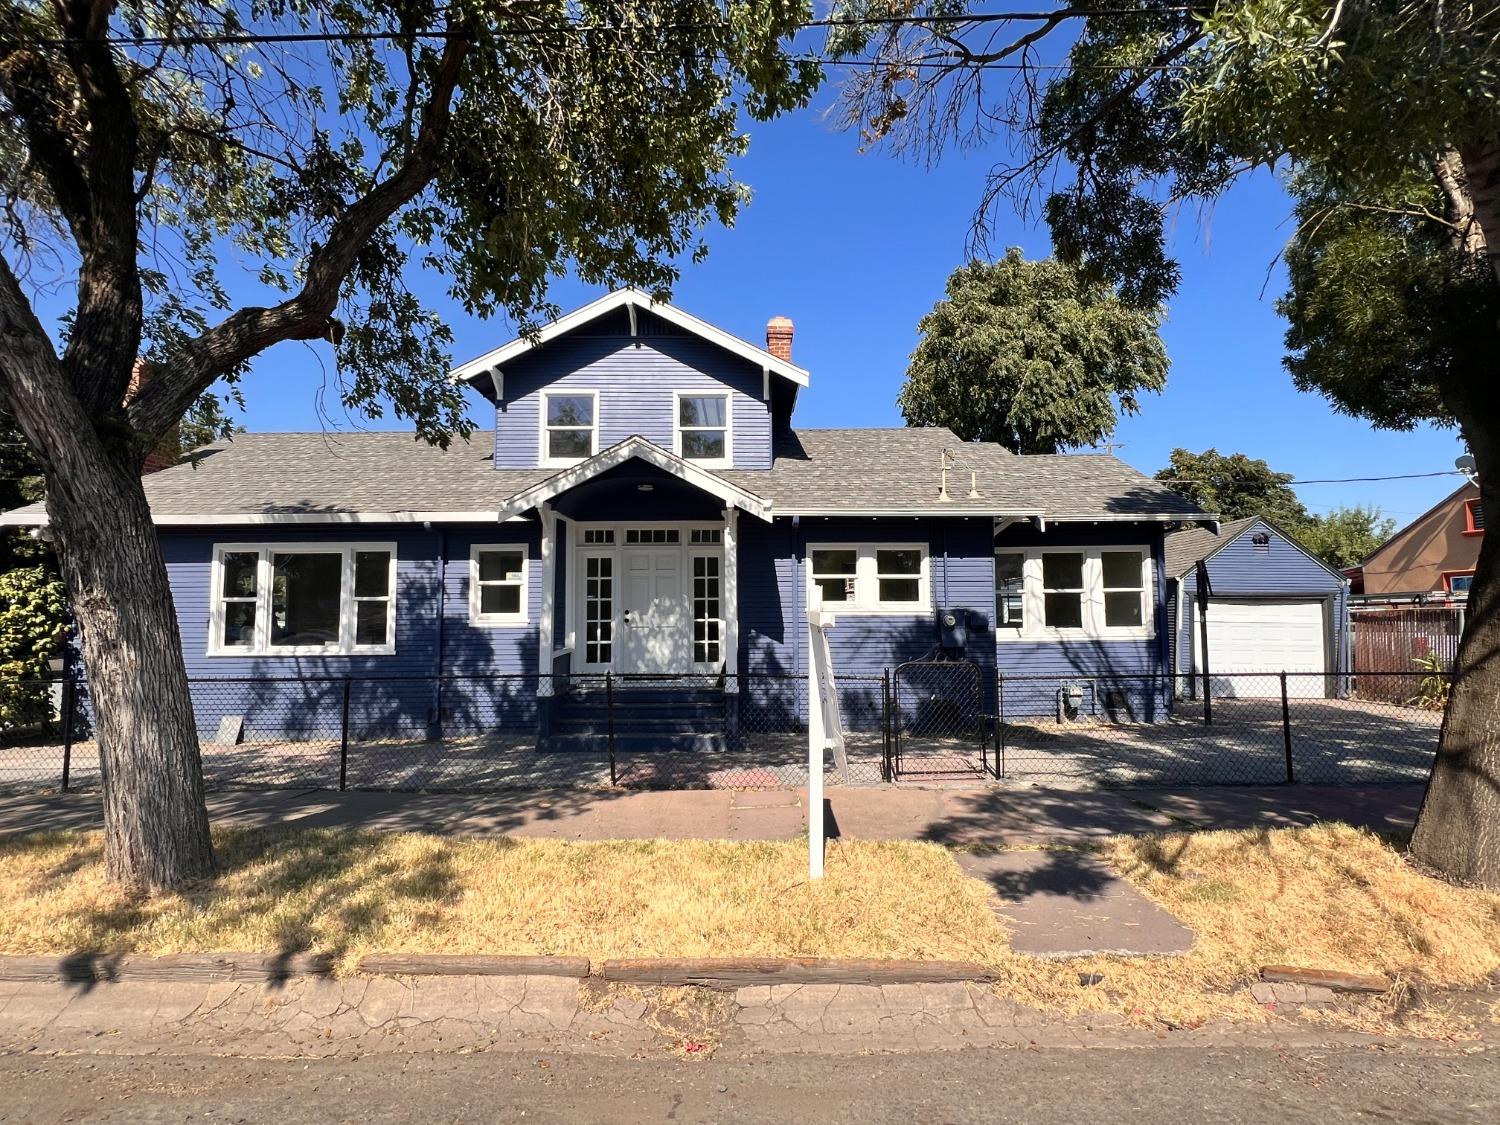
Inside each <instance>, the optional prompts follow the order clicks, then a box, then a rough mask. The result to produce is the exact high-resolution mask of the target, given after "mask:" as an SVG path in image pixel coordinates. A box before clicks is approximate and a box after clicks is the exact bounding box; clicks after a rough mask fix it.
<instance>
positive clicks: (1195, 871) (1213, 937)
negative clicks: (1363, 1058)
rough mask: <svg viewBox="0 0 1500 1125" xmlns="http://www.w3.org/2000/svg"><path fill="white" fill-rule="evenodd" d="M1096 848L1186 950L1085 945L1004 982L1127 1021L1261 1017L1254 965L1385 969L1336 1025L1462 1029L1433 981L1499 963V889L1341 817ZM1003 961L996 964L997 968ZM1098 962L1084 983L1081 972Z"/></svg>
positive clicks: (1487, 974)
mask: <svg viewBox="0 0 1500 1125" xmlns="http://www.w3.org/2000/svg"><path fill="white" fill-rule="evenodd" d="M1099 852H1100V854H1101V855H1102V857H1103V858H1104V859H1106V860H1108V861H1109V862H1110V863H1111V864H1112V865H1113V866H1114V867H1115V868H1116V869H1118V870H1119V871H1120V872H1121V873H1123V874H1124V875H1125V876H1126V877H1127V878H1128V879H1129V880H1130V881H1131V882H1132V883H1134V884H1135V885H1136V886H1137V887H1138V888H1140V890H1141V891H1142V892H1144V893H1145V894H1146V895H1147V896H1148V897H1150V898H1152V899H1154V900H1155V901H1156V902H1158V903H1160V904H1161V905H1162V906H1164V907H1165V908H1166V909H1168V910H1169V911H1171V912H1172V913H1173V914H1175V915H1176V916H1177V917H1178V918H1180V919H1182V921H1184V922H1186V923H1187V924H1188V925H1189V926H1191V927H1192V928H1193V930H1194V931H1195V932H1196V934H1197V941H1196V943H1195V945H1194V948H1193V949H1192V951H1191V952H1189V953H1188V954H1186V955H1185V956H1182V957H1176V958H1169V959H1160V960H1151V959H1121V958H1091V959H1083V960H1073V961H1068V962H1067V963H1066V964H1057V965H1045V964H1042V965H1034V966H1031V967H1030V970H1029V971H1027V972H1024V973H1021V974H1019V975H1014V976H1013V975H1011V973H1010V972H1009V971H1007V973H1006V978H1005V980H1004V981H1003V983H1002V988H1003V989H1004V991H1005V992H1006V993H1007V994H1009V995H1012V996H1015V997H1017V998H1019V999H1022V1000H1025V1001H1028V1002H1030V1003H1034V1004H1038V1005H1040V1006H1044V1007H1052V1008H1062V1009H1067V1010H1074V1011H1077V1010H1093V1011H1116V1012H1122V1013H1124V1014H1126V1015H1127V1016H1130V1017H1132V1019H1133V1021H1134V1022H1137V1023H1150V1022H1162V1023H1168V1024H1176V1025H1181V1026H1196V1025H1197V1024H1199V1023H1202V1022H1204V1021H1206V1020H1209V1019H1214V1018H1225V1017H1229V1018H1248V1019H1254V1018H1261V1019H1264V1018H1268V1016H1269V1013H1267V1012H1265V1011H1263V1010H1261V1009H1259V1008H1258V1007H1257V1006H1256V1005H1255V1004H1254V1002H1253V1001H1252V1000H1251V999H1250V998H1249V995H1248V993H1247V991H1246V990H1245V988H1244V986H1245V985H1246V984H1247V983H1249V982H1250V981H1252V980H1254V979H1255V977H1256V974H1257V972H1258V970H1259V969H1260V967H1261V966H1263V965H1270V964H1291V965H1298V966H1302V967H1308V968H1320V969H1343V970H1349V971H1355V972H1367V973H1384V974H1386V975H1388V976H1390V977H1391V978H1393V979H1394V980H1395V981H1396V982H1397V987H1396V989H1395V990H1393V993H1392V995H1391V996H1390V997H1389V998H1387V999H1386V1000H1384V1001H1377V1002H1371V1003H1368V1004H1366V1005H1363V1006H1362V1007H1361V1008H1360V1009H1359V1010H1358V1011H1353V1012H1349V1011H1344V1012H1339V1013H1330V1014H1327V1015H1326V1016H1325V1017H1324V1018H1327V1019H1331V1020H1333V1021H1335V1022H1340V1023H1342V1024H1344V1025H1345V1026H1351V1027H1366V1028H1377V1027H1378V1028H1391V1027H1399V1028H1400V1029H1401V1030H1404V1031H1408V1032H1412V1033H1418V1034H1430V1035H1451V1034H1459V1033H1462V1032H1463V1031H1464V1030H1465V1027H1464V1024H1463V1021H1461V1020H1455V1019H1452V1018H1449V1016H1448V1015H1447V1013H1446V1011H1445V1009H1444V1006H1443V1004H1442V1002H1441V999H1440V998H1435V997H1434V996H1433V988H1434V987H1437V988H1442V987H1454V986H1458V987H1472V986H1476V985H1481V984H1483V983H1484V982H1485V981H1487V980H1489V979H1491V977H1492V976H1493V974H1495V973H1496V972H1497V971H1500V895H1494V894H1487V893H1485V892H1482V891H1476V890H1466V889H1461V888H1458V887H1455V886H1452V885H1450V884H1448V883H1445V882H1443V881H1441V880H1439V879H1434V878H1431V877H1429V876H1427V875H1424V874H1422V873H1421V872H1419V871H1417V870H1416V869H1415V868H1413V867H1412V866H1411V865H1410V864H1409V863H1407V861H1406V860H1405V858H1404V857H1403V856H1402V855H1401V853H1400V852H1398V851H1397V850H1395V849H1394V848H1392V847H1391V846H1390V845H1389V844H1387V843H1385V842H1384V841H1382V840H1380V839H1379V838H1378V837H1376V836H1375V835H1373V834H1371V833H1369V832H1366V831H1362V830H1359V829H1355V828H1350V827H1348V826H1347V825H1342V824H1327V825H1320V826H1317V827H1313V828H1297V829H1280V830H1275V831H1268V830H1251V831H1232V832H1231V831H1225V832H1203V833H1170V834H1166V835H1160V836H1143V837H1122V838H1119V839H1116V840H1112V841H1109V842H1107V843H1105V844H1104V845H1102V846H1101V848H1100V849H1099ZM1013 967H1014V966H1013V964H1011V965H1007V966H1006V968H1007V970H1009V969H1012V968H1013ZM1089 973H1098V974H1100V975H1102V977H1103V980H1102V981H1101V982H1100V983H1099V984H1097V985H1095V986H1093V987H1083V986H1081V985H1080V984H1079V975H1080V974H1089Z"/></svg>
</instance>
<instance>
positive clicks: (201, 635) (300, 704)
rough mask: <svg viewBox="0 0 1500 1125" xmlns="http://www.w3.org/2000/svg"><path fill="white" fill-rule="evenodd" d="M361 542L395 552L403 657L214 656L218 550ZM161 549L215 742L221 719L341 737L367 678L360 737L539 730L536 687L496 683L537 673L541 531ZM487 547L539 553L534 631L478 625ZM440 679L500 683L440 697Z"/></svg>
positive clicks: (241, 533) (534, 570)
mask: <svg viewBox="0 0 1500 1125" xmlns="http://www.w3.org/2000/svg"><path fill="white" fill-rule="evenodd" d="M359 541H370V542H394V543H395V544H396V556H397V561H396V651H395V653H393V654H391V655H353V656H209V655H207V649H208V635H209V619H210V616H211V607H210V605H209V592H210V582H211V577H210V576H211V570H212V560H213V549H214V545H215V544H216V543H231V542H233V543H268V544H276V543H325V542H341V543H342V542H359ZM161 542H162V552H163V555H164V556H165V558H166V562H167V575H168V578H169V580H170V582H171V585H172V596H173V600H174V602H175V605H176V610H177V621H178V629H179V632H180V635H181V639H182V647H183V656H184V659H185V661H186V663H187V671H188V676H189V678H190V679H192V680H193V681H194V683H193V684H192V692H193V703H194V710H195V713H196V716H197V721H198V728H199V731H200V733H201V734H202V735H203V736H204V737H206V738H208V737H212V736H213V735H214V734H215V733H216V732H217V731H218V729H219V725H220V721H221V719H223V718H225V717H226V716H233V717H236V718H243V720H244V723H245V732H246V737H247V738H248V739H251V740H256V739H271V738H275V737H278V736H282V735H284V736H288V737H291V736H296V737H301V738H322V739H329V740H337V739H338V738H339V734H340V728H341V721H342V715H341V712H342V701H343V690H344V689H343V683H342V681H343V679H344V678H345V677H349V678H351V679H354V680H356V681H357V682H355V683H354V684H352V685H351V688H350V728H351V734H352V736H353V737H354V738H356V739H376V738H390V737H401V738H406V737H413V736H416V735H421V734H424V733H425V732H426V731H427V729H428V727H429V725H430V724H434V723H436V722H438V721H439V720H450V721H452V722H453V723H455V724H456V727H455V728H454V729H461V730H462V729H468V730H476V729H499V728H504V727H506V726H509V725H512V724H517V723H524V722H528V721H529V717H530V715H531V714H532V713H533V709H534V694H535V685H534V683H532V682H530V681H527V682H525V683H522V682H521V681H519V680H516V681H512V682H509V683H503V684H502V683H500V682H498V681H496V680H494V678H493V677H494V674H495V673H522V672H524V673H533V672H535V670H536V663H535V657H536V621H537V615H538V614H539V613H540V608H541V587H540V583H541V564H540V559H539V548H538V542H539V541H538V537H537V528H536V525H535V524H531V523H526V524H519V523H517V524H501V525H498V526H495V527H483V528H478V529H465V530H450V531H447V532H444V531H428V530H425V529H420V528H412V527H409V526H406V525H401V526H396V527H378V526H377V527H371V526H365V525H361V526H360V527H359V528H357V529H355V528H333V529H313V528H292V529H286V530H283V529H268V528H262V529H226V530H225V531H223V532H220V533H218V534H214V533H203V532H191V533H183V532H172V531H164V532H162V534H161ZM476 542H482V543H512V542H514V543H525V544H527V545H528V547H529V548H530V550H529V555H530V559H531V563H530V569H529V573H528V578H529V580H530V585H531V589H530V590H529V591H528V599H527V600H528V605H529V608H530V623H529V624H527V625H524V626H514V627H505V628H488V627H486V628H479V627H476V626H472V625H470V624H469V601H468V581H469V547H470V545H471V544H473V543H476ZM440 574H441V575H443V580H442V594H441V597H440V596H439V575H440ZM440 618H441V619H440ZM438 675H449V676H451V675H482V676H485V677H489V678H490V682H488V683H486V684H479V683H477V682H476V683H474V684H470V685H464V686H460V687H454V686H452V685H447V686H444V687H442V688H439V687H438V686H437V685H435V684H434V683H433V677H435V676H438ZM235 681H238V682H235ZM449 733H452V731H451V730H450V732H449Z"/></svg>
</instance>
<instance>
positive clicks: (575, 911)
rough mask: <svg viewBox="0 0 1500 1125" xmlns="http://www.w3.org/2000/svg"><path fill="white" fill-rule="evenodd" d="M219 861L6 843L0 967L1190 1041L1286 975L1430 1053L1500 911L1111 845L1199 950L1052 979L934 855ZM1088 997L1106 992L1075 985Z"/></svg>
mask: <svg viewBox="0 0 1500 1125" xmlns="http://www.w3.org/2000/svg"><path fill="white" fill-rule="evenodd" d="M215 840H216V845H217V848H218V854H219V860H220V864H221V867H222V869H223V872H224V873H223V874H222V875H221V876H220V877H219V878H218V879H216V880H213V881H212V882H210V883H207V884H205V885H204V886H202V887H201V888H199V889H198V890H196V891H195V892H194V893H191V894H185V895H173V896H165V897H160V898H154V899H133V898H130V897H127V896H124V895H122V894H120V893H119V892H118V891H116V890H115V889H113V888H112V887H110V886H109V885H108V884H107V883H106V882H105V881H104V877H103V863H102V857H101V839H100V837H99V835H98V834H97V833H54V834H47V835H35V836H23V837H10V838H5V839H0V953H9V954H21V953H29V954H53V953H57V954H61V953H69V952H76V951H85V950H87V951H99V952H142V953H177V952H211V951H216V950H217V951H250V952H256V951H264V952H275V951H283V950H309V951H314V952H322V953H328V954H331V955H333V956H334V957H335V958H336V959H337V963H338V966H339V968H340V969H341V970H344V971H351V970H352V969H353V967H354V966H355V964H356V963H357V962H358V960H359V958H360V957H361V956H363V955H364V954H366V953H371V952H392V953H397V952H406V953H417V952H437V953H485V952H488V953H514V954H525V953H541V954H574V955H583V956H587V957H589V958H592V959H596V960H597V959H603V958H606V957H666V956H718V957H729V956H752V955H759V956H826V957H881V958H930V959H939V960H963V961H978V962H982V963H984V964H986V965H990V966H992V967H994V968H995V969H997V970H998V972H999V974H1000V981H999V984H998V986H997V987H998V988H999V990H1000V991H1001V992H1002V993H1003V994H1004V995H1006V996H1009V997H1012V998H1014V999H1016V1000H1020V1001H1022V1002H1025V1003H1029V1004H1033V1005H1036V1006H1038V1007H1043V1008H1051V1009H1060V1010H1064V1011H1080V1010H1095V1011H1112V1012H1118V1013H1122V1014H1124V1015H1125V1016H1127V1017H1128V1018H1130V1019H1131V1020H1132V1021H1133V1022H1136V1023H1146V1024H1149V1023H1153V1022H1157V1021H1165V1022H1169V1023H1174V1024H1179V1025H1187V1026H1192V1025H1194V1024H1196V1023H1198V1022H1201V1021H1204V1020H1207V1019H1211V1018H1216V1017H1231V1018H1251V1019H1254V1018H1265V1013H1264V1012H1262V1011H1261V1010H1260V1009H1258V1008H1257V1007H1256V1006H1255V1005H1254V1004H1253V1003H1252V1002H1251V1001H1250V1000H1249V998H1248V995H1247V993H1246V991H1245V989H1244V985H1245V984H1246V983H1248V982H1249V981H1250V980H1252V979H1253V978H1254V975H1255V973H1256V970H1257V969H1258V968H1259V967H1260V966H1262V965H1265V964H1277V963H1281V964H1294V965H1302V966H1310V967H1317V968H1336V969H1348V970H1353V971H1359V972H1383V973H1386V974H1389V975H1391V976H1392V977H1394V978H1396V979H1397V980H1398V981H1399V982H1401V986H1400V987H1398V989H1397V990H1396V991H1395V993H1393V995H1392V997H1390V998H1389V999H1388V1000H1386V1001H1384V1002H1383V1003H1377V1004H1374V1005H1369V1006H1366V1007H1365V1008H1364V1009H1362V1011H1361V1012H1360V1013H1358V1014H1353V1015H1351V1014H1348V1013H1343V1014H1335V1015H1333V1016H1330V1017H1329V1018H1333V1019H1338V1020H1341V1021H1343V1022H1345V1023H1348V1024H1353V1025H1356V1026H1359V1025H1365V1026H1392V1025H1393V1024H1399V1025H1400V1026H1402V1027H1404V1028H1405V1029H1406V1030H1409V1031H1416V1032H1421V1033H1427V1034H1455V1033H1461V1032H1462V1031H1463V1030H1464V1028H1463V1026H1462V1025H1461V1023H1459V1022H1455V1021H1454V1020H1453V1019H1451V1018H1449V1016H1448V1015H1447V1014H1446V1013H1445V1012H1444V1011H1443V1010H1442V1008H1441V1006H1440V1005H1435V1004H1434V1003H1433V1002H1431V999H1430V997H1428V996H1426V995H1425V992H1424V986H1427V985H1438V986H1447V985H1467V986H1473V985H1479V984H1482V983H1483V982H1484V981H1486V980H1487V979H1490V978H1491V976H1492V975H1493V974H1495V973H1496V972H1497V971H1500V896H1497V895H1493V894H1486V893H1483V892H1480V891H1473V890H1463V889H1459V888H1456V887H1453V886H1450V885H1448V884H1446V883H1443V882H1441V881H1439V880H1436V879H1432V878H1429V877H1428V876H1425V875H1422V874H1420V873H1419V872H1417V871H1416V870H1414V869H1413V868H1411V867H1410V866H1409V865H1408V864H1407V863H1406V862H1405V860H1404V859H1403V858H1402V857H1401V855H1400V853H1399V852H1397V851H1396V850H1395V849H1393V848H1392V847H1390V846H1389V845H1388V844H1387V843H1385V842H1383V841H1381V840H1380V839H1378V838H1377V837H1375V836H1373V835H1371V834H1369V833H1367V832H1362V831H1357V830H1355V829H1352V828H1348V827H1345V826H1341V825H1328V826H1322V827H1317V828H1307V829H1284V830H1277V831H1249V832H1208V833H1198V834H1185V833H1174V834H1168V835H1161V836H1150V837H1136V838H1122V839H1119V840H1114V841H1108V842H1106V843H1104V844H1102V845H1100V846H1099V847H1098V849H1097V851H1098V854H1100V855H1101V856H1102V857H1103V858H1105V859H1106V860H1108V861H1109V862H1110V863H1112V864H1113V865H1114V866H1115V867H1116V868H1117V869H1119V870H1120V871H1121V872H1122V873H1123V874H1124V875H1125V876H1126V877H1127V878H1129V879H1130V880H1131V881H1132V882H1133V883H1135V885H1136V886H1138V887H1140V888H1141V889H1142V891H1144V892H1145V893H1146V894H1147V895H1148V896H1150V897H1152V898H1154V899H1155V900H1156V901H1158V902H1160V903H1161V904H1162V905H1163V906H1165V907H1167V909H1169V910H1171V911H1172V912H1173V913H1175V914H1176V915H1177V916H1178V917H1179V918H1181V919H1182V920H1183V921H1184V922H1186V923H1187V924H1188V925H1190V926H1191V927H1193V929H1194V930H1195V931H1196V932H1197V935H1198V940H1197V944H1196V946H1195V948H1194V949H1193V951H1192V952H1190V953H1189V954H1187V955H1185V956H1183V957H1178V958H1170V959H1146V958H1140V959H1128V958H1095V959H1084V960H1070V961H1067V962H1043V961H1035V960H1032V959H1030V958H1025V957H1021V956H1018V955H1016V954H1015V953H1013V952H1011V950H1010V948H1009V945H1008V943H1007V941H1006V936H1005V932H1004V929H1003V927H1002V926H1001V924H1000V923H999V922H997V921H996V919H995V917H994V915H993V914H992V913H991V911H990V909H989V904H988V898H987V896H988V893H989V892H988V890H987V888H986V887H984V886H983V885H982V884H980V883H979V882H977V881H975V880H972V879H969V878H967V877H966V876H964V875H963V874H962V873H961V872H960V870H959V869H958V866H957V865H956V864H955V863H954V862H953V860H952V858H951V857H950V856H949V855H948V854H947V853H946V852H945V851H944V850H943V849H941V848H939V847H937V846H935V845H931V844H918V843H890V842H876V841H858V840H846V841H841V842H838V843H836V844H834V845H831V846H830V848H829V854H828V864H827V875H826V877H825V878H824V879H823V880H822V882H821V883H818V884H810V883H808V881H807V872H806V850H805V844H803V843H801V842H796V841H788V842H775V843H716V842H699V841H686V842H675V841H674V842H668V841H627V842H605V843H568V842H562V841H552V840H505V839H499V840H462V839H452V838H444V837H437V836H420V835H384V834H378V833H369V832H350V831H333V830H325V831H284V832H283V831H267V830H221V831H219V832H217V833H216V834H215ZM1092 974H1098V975H1099V976H1100V977H1102V979H1101V980H1099V981H1097V982H1096V983H1094V984H1091V985H1090V984H1085V983H1082V982H1081V979H1080V978H1084V979H1088V978H1089V977H1090V976H1091V975H1092ZM1411 986H1416V988H1415V990H1414V989H1413V988H1412V987H1411ZM1426 991H1430V990H1426Z"/></svg>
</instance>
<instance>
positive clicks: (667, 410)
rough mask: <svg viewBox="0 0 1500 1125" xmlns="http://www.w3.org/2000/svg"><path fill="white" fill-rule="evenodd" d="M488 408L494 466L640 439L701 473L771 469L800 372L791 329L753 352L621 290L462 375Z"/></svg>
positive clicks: (777, 326)
mask: <svg viewBox="0 0 1500 1125" xmlns="http://www.w3.org/2000/svg"><path fill="white" fill-rule="evenodd" d="M453 375H454V377H455V378H457V379H462V380H464V381H465V382H467V383H469V384H470V385H471V386H473V387H474V389H475V390H477V391H479V392H480V393H481V394H483V395H484V396H485V397H486V398H488V399H489V400H490V401H491V402H493V403H494V404H495V462H494V463H495V468H497V469H534V468H556V469H561V468H566V467H568V466H569V465H575V464H578V463H579V462H581V461H584V460H587V459H588V458H589V457H591V456H595V455H597V454H598V453H600V452H601V451H603V450H605V449H609V448H610V447H612V446H614V445H616V444H618V443H619V442H621V441H624V440H625V439H626V438H629V437H633V436H639V437H643V438H646V439H647V440H648V441H650V442H652V443H653V444H655V445H657V446H660V447H661V448H662V449H666V450H670V451H671V452H673V453H675V454H677V455H678V456H680V457H682V458H684V459H685V460H688V461H692V462H694V463H696V464H697V465H699V466H700V467H701V468H705V469H769V468H770V467H771V461H772V435H773V433H774V432H775V431H776V430H777V429H779V428H785V427H787V426H788V425H790V420H791V413H792V408H793V406H794V404H795V402H796V395H797V391H798V390H799V389H800V388H802V387H805V386H807V384H808V373H807V372H806V371H805V370H804V369H802V368H800V367H798V366H796V365H795V364H794V363H792V323H791V321H789V320H787V319H786V318H785V317H776V318H774V319H773V320H772V321H771V322H770V323H769V324H768V325H767V326H766V347H764V348H760V347H757V346H755V345H754V344H750V343H747V342H746V341H744V340H741V339H740V338H739V337H737V336H733V335H730V334H729V333H728V332H725V331H723V330H722V329H719V328H715V327H714V326H713V325H711V324H708V323H707V322H705V321H702V320H699V319H698V318H697V317H695V316H692V315H691V314H689V313H685V312H683V311H682V310H681V309H678V308H675V307H673V306H672V305H668V304H662V303H658V302H654V301H652V300H651V298H650V297H648V296H647V295H646V294H644V293H642V292H640V291H638V290H634V289H622V290H619V291H617V292H615V293H611V294H609V295H608V296H607V297H602V298H600V299H599V300H597V301H595V302H593V303H592V304H590V305H586V306H584V307H583V308H581V309H578V310H577V311H576V312H572V313H569V314H568V315H567V316H564V317H561V318H559V319H558V320H556V321H553V322H552V323H551V324H549V325H547V326H546V327H545V328H543V329H542V330H541V331H540V332H538V333H537V334H536V335H534V336H532V337H530V338H528V337H519V338H517V339H515V340H512V341H511V342H510V343H508V344H505V345H504V346H502V347H499V348H496V349H495V350H494V351H492V352H489V353H488V354H486V355H483V356H480V357H479V358H478V359H475V360H471V361H470V362H468V363H466V364H464V365H462V366H461V367H458V368H456V369H455V370H454V372H453Z"/></svg>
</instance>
